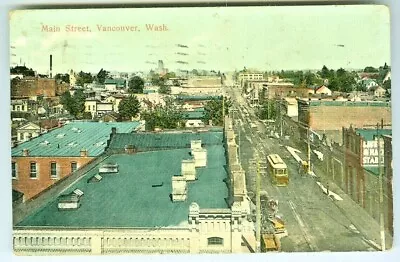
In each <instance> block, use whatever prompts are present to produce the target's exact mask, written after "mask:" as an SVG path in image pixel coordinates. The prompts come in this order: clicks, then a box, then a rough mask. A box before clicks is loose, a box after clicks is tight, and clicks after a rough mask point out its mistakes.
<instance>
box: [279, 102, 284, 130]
mask: <svg viewBox="0 0 400 262" xmlns="http://www.w3.org/2000/svg"><path fill="white" fill-rule="evenodd" d="M279 114H280V115H281V136H280V137H281V138H282V135H283V131H282V124H283V123H282V117H283V116H282V97H281V99H280V101H279Z"/></svg>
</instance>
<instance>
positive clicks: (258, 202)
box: [256, 154, 261, 253]
mask: <svg viewBox="0 0 400 262" xmlns="http://www.w3.org/2000/svg"><path fill="white" fill-rule="evenodd" d="M256 158H257V159H256V161H257V174H256V209H257V210H256V212H257V214H256V224H257V231H256V245H257V246H256V252H257V253H260V252H261V199H260V187H261V186H260V159H259V156H258V154H257V155H256Z"/></svg>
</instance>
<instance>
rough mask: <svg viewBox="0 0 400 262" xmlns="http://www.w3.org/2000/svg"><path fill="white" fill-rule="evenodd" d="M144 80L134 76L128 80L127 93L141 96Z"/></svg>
mask: <svg viewBox="0 0 400 262" xmlns="http://www.w3.org/2000/svg"><path fill="white" fill-rule="evenodd" d="M143 88H144V80H143V79H142V78H141V77H140V76H134V77H132V78H131V79H129V82H128V91H129V93H134V94H141V93H143Z"/></svg>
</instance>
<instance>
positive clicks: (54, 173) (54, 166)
mask: <svg viewBox="0 0 400 262" xmlns="http://www.w3.org/2000/svg"><path fill="white" fill-rule="evenodd" d="M50 177H51V178H57V163H56V162H51V163H50Z"/></svg>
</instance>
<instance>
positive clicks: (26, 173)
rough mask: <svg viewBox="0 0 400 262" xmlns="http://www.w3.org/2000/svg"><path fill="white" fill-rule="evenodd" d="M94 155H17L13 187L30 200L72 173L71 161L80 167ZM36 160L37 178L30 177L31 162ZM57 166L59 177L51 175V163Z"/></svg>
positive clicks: (14, 160)
mask: <svg viewBox="0 0 400 262" xmlns="http://www.w3.org/2000/svg"><path fill="white" fill-rule="evenodd" d="M92 159H93V158H92V157H15V158H13V159H12V161H13V162H15V163H16V170H17V179H13V181H12V187H13V189H15V190H17V191H19V192H22V193H24V200H25V201H26V200H29V199H31V198H32V197H34V196H36V195H37V194H39V193H40V192H42V191H43V190H45V189H47V188H48V187H50V186H51V185H53V184H54V183H56V182H57V181H59V180H60V179H63V178H64V177H66V176H68V175H70V174H71V162H76V163H77V167H78V168H80V167H82V166H84V165H85V164H87V163H88V162H90V161H91V160H92ZM31 162H36V165H37V170H38V173H37V174H38V175H37V178H30V163H31ZM52 162H55V163H56V166H57V178H51V176H50V163H52Z"/></svg>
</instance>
